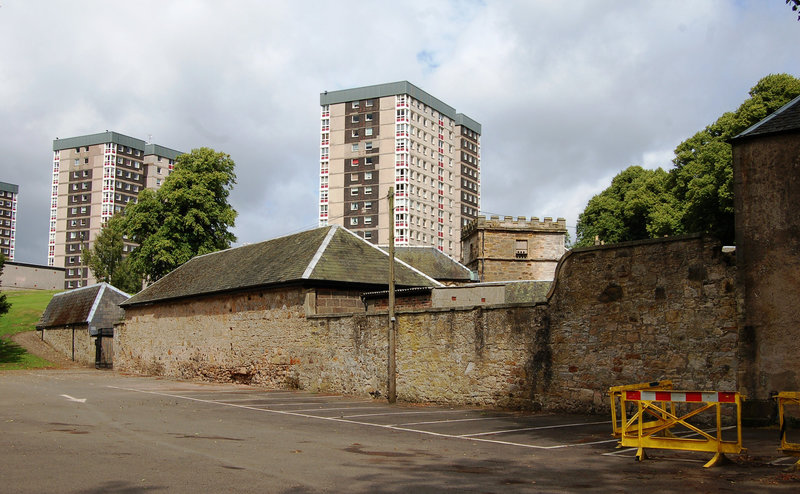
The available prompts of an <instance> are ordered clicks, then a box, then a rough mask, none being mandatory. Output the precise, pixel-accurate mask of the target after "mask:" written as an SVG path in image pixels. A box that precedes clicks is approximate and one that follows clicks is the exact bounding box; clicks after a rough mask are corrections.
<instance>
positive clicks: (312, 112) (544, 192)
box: [0, 0, 800, 263]
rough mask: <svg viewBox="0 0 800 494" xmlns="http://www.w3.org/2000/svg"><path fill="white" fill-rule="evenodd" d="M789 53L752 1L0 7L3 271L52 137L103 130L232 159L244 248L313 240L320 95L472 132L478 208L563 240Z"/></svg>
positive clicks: (37, 255)
mask: <svg viewBox="0 0 800 494" xmlns="http://www.w3.org/2000/svg"><path fill="white" fill-rule="evenodd" d="M798 44H800V29H798V24H797V20H796V16H793V15H792V13H791V10H790V9H787V8H786V6H785V5H783V4H782V3H781V2H776V3H775V4H769V5H765V4H764V3H763V2H759V1H755V0H753V1H744V2H736V3H731V2H724V1H722V0H716V1H707V2H696V1H688V0H686V1H675V2H669V4H664V3H663V2H626V1H612V2H604V3H602V4H597V3H596V2H588V1H577V2H569V3H563V2H551V1H508V2H500V1H486V2H480V1H470V2H428V1H425V0H414V1H408V2H403V3H402V4H397V3H391V2H363V1H340V2H327V3H305V2H291V1H271V2H258V1H243V2H236V3H233V4H223V3H219V2H212V1H199V0H197V1H188V0H187V1H173V2H157V1H155V0H149V1H142V2H127V3H125V2H123V3H120V2H105V1H100V0H93V1H92V0H84V1H75V2H60V1H55V0H52V1H48V2H23V1H13V0H12V1H8V2H4V3H3V8H2V9H0V46H2V48H0V67H3V70H2V71H0V149H3V152H4V156H8V157H10V160H9V161H4V162H2V163H0V167H2V168H1V169H2V174H0V175H1V176H0V180H3V181H7V182H12V183H17V184H19V185H20V188H21V204H20V222H19V226H18V228H19V234H18V236H17V246H18V248H17V258H18V259H19V260H21V261H25V262H35V263H44V262H45V259H46V242H47V217H48V210H47V196H46V194H47V190H48V186H49V175H50V166H51V164H50V161H51V155H50V148H51V141H52V139H53V138H55V137H56V136H61V137H68V136H74V135H80V134H84V133H94V132H100V131H103V130H105V129H109V130H115V131H117V132H121V133H124V134H128V135H133V136H136V137H142V138H146V137H147V136H148V135H150V134H152V135H153V141H154V142H157V143H159V144H162V145H165V146H169V147H173V148H176V149H179V150H190V149H192V148H195V147H200V146H208V147H213V148H215V149H217V150H221V151H225V152H227V153H229V154H230V155H231V156H232V157H233V159H234V160H235V161H236V163H237V170H236V172H237V175H238V184H237V186H236V188H235V190H234V191H233V194H232V196H231V202H232V203H233V204H234V206H235V207H236V208H237V210H239V213H240V215H239V218H238V220H237V227H236V234H237V235H238V237H239V241H240V242H250V243H252V242H258V241H260V240H263V239H265V238H269V237H272V236H275V235H279V234H283V233H286V232H290V231H296V230H297V229H298V228H303V227H309V226H313V225H315V224H316V215H315V212H316V200H317V167H318V163H317V155H318V138H319V136H318V125H319V117H318V115H319V113H318V112H319V108H318V102H319V100H318V95H319V93H320V92H322V91H324V90H334V89H341V88H346V87H354V86H363V85H370V84H377V83H382V82H390V81H396V80H409V81H411V82H412V83H414V84H416V85H417V86H419V87H421V88H422V89H424V90H426V91H428V92H430V93H431V94H433V95H435V96H437V97H439V98H440V99H442V100H443V101H445V102H446V103H448V104H450V105H452V106H454V107H455V108H456V109H457V110H458V111H460V112H463V113H466V114H467V115H469V116H470V117H472V118H474V119H476V120H477V121H479V122H481V124H482V125H483V139H482V154H483V155H482V195H483V197H482V206H483V209H484V210H486V211H491V212H495V213H498V214H504V215H506V214H507V215H515V216H516V215H526V216H539V217H544V216H552V217H559V216H565V217H567V220H568V223H569V224H571V225H574V223H575V221H576V218H577V214H578V213H579V212H580V211H581V210H582V209H583V207H584V206H585V203H586V201H587V200H588V199H589V198H590V197H591V195H593V194H596V193H598V192H600V191H601V190H602V189H604V188H605V187H606V186H607V185H608V183H609V182H610V179H611V177H613V176H614V175H615V174H616V173H617V172H619V171H620V170H622V169H623V168H625V167H627V166H629V165H632V164H642V165H643V166H647V167H654V166H662V167H665V168H666V167H668V166H669V161H670V159H671V151H672V149H674V147H675V146H676V145H677V143H679V142H681V141H682V140H683V139H685V138H687V137H689V136H690V135H692V134H693V133H694V132H696V131H697V130H700V129H701V128H703V127H704V126H705V125H707V124H709V123H711V122H713V121H714V120H715V119H716V118H717V117H718V116H719V115H720V114H721V113H722V112H724V111H729V110H733V109H735V108H736V107H737V106H738V105H739V103H741V101H743V100H744V99H745V98H746V97H747V90H748V89H749V88H750V87H751V86H752V85H753V84H755V82H756V81H757V80H758V79H759V78H761V77H763V76H764V75H767V74H769V73H776V72H790V73H791V71H796V70H797V58H796V53H795V51H794V50H792V47H793V46H796V45H798ZM420 54H422V55H420ZM794 75H796V76H797V75H800V74H797V73H795V74H794Z"/></svg>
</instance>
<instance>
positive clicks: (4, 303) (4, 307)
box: [0, 254, 11, 316]
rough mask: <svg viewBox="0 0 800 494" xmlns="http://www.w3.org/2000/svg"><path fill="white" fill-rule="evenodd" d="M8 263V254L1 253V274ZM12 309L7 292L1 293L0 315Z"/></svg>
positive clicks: (0, 274)
mask: <svg viewBox="0 0 800 494" xmlns="http://www.w3.org/2000/svg"><path fill="white" fill-rule="evenodd" d="M5 264H6V256H4V255H3V254H0V276H2V275H3V267H4V266H5ZM10 309H11V302H9V301H8V300H7V299H6V294H5V293H0V316H2V315H3V314H5V313H7V312H8V311H9V310H10Z"/></svg>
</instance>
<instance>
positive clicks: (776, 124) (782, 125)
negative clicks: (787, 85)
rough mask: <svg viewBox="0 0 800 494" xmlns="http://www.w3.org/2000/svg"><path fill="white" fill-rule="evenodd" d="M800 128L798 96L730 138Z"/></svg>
mask: <svg viewBox="0 0 800 494" xmlns="http://www.w3.org/2000/svg"><path fill="white" fill-rule="evenodd" d="M797 130H800V96H798V97H796V98H795V99H793V100H792V101H790V102H788V103H786V104H785V105H783V106H782V107H780V108H778V109H777V110H775V111H774V112H773V113H772V114H771V115H770V116H768V117H766V118H764V119H763V120H761V121H760V122H758V123H756V124H755V125H752V126H751V127H750V128H748V129H747V130H745V131H744V132H742V133H741V134H739V135H738V136H736V137H734V138H733V139H732V140H733V141H735V140H737V139H744V138H748V137H756V136H761V135H767V134H778V133H781V132H791V131H797Z"/></svg>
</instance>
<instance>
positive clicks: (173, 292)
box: [122, 225, 440, 307]
mask: <svg viewBox="0 0 800 494" xmlns="http://www.w3.org/2000/svg"><path fill="white" fill-rule="evenodd" d="M388 273H389V255H388V254H387V253H386V252H384V251H382V250H381V249H379V248H377V247H375V246H374V245H372V244H370V243H369V242H367V241H365V240H364V239H362V238H360V237H359V236H357V235H355V234H354V233H352V232H350V231H349V230H346V229H345V228H342V227H340V226H338V225H332V226H326V227H322V228H316V229H313V230H307V231H304V232H301V233H297V234H294V235H289V236H285V237H280V238H276V239H272V240H267V241H264V242H260V243H257V244H251V245H245V246H242V247H236V248H233V249H228V250H223V251H219V252H214V253H212V254H205V255H202V256H197V257H195V258H193V259H191V260H190V261H188V262H187V263H185V264H183V265H182V266H180V267H179V268H177V269H176V270H174V271H172V272H171V273H169V274H167V275H166V276H164V277H163V278H161V279H160V280H158V281H157V282H155V283H153V284H152V285H150V286H149V287H147V288H145V289H144V290H142V291H141V292H139V293H137V294H136V295H134V296H133V297H131V298H130V299H129V300H127V301H126V302H125V303H123V304H122V306H123V307H125V306H133V305H139V304H146V303H151V302H156V301H162V300H170V299H178V298H184V297H192V296H196V295H209V294H214V293H223V292H229V291H236V290H246V289H254V288H259V287H268V286H274V285H281V284H291V283H298V282H302V283H311V284H314V283H316V284H324V285H327V286H329V285H330V284H351V285H352V284H355V285H362V286H364V287H365V289H366V288H369V289H375V288H377V287H384V286H388V283H389V281H388ZM395 283H396V285H397V287H398V288H402V287H414V286H439V285H440V283H439V282H437V281H436V280H434V279H432V278H431V277H429V276H426V275H425V274H423V273H422V272H420V271H418V270H416V269H414V268H412V267H411V266H409V265H407V264H405V263H403V262H402V261H399V260H398V261H397V262H396V263H395Z"/></svg>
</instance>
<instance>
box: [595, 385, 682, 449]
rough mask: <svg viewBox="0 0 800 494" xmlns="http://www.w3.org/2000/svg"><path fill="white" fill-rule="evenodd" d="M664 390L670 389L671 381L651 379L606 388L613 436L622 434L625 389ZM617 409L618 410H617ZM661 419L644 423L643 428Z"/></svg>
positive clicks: (655, 424)
mask: <svg viewBox="0 0 800 494" xmlns="http://www.w3.org/2000/svg"><path fill="white" fill-rule="evenodd" d="M655 389H659V390H665V389H672V381H670V380H664V381H651V382H649V383H638V384H624V385H622V386H612V387H610V388H608V395H609V396H610V398H611V429H612V432H611V433H612V435H613V436H614V437H620V436H622V426H623V425H624V424H625V408H626V406H625V391H641V390H655ZM618 410H619V412H618ZM660 424H661V421H660V420H656V421H653V422H647V423H645V424H644V427H645V429H648V428H650V427H653V426H657V425H660Z"/></svg>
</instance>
